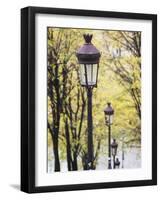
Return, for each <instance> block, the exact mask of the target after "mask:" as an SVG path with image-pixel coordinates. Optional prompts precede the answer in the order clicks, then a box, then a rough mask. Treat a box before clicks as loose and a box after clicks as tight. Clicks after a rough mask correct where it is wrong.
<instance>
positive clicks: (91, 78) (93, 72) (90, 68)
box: [86, 64, 98, 86]
mask: <svg viewBox="0 0 161 200" xmlns="http://www.w3.org/2000/svg"><path fill="white" fill-rule="evenodd" d="M97 68H98V65H97V64H86V69H87V82H88V85H91V86H92V85H96V80H97Z"/></svg>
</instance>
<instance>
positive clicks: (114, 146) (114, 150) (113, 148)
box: [111, 139, 119, 169]
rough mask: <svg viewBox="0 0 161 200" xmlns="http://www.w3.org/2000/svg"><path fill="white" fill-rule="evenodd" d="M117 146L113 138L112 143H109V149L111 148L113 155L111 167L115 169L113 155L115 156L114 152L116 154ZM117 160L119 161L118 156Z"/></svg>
mask: <svg viewBox="0 0 161 200" xmlns="http://www.w3.org/2000/svg"><path fill="white" fill-rule="evenodd" d="M117 147H118V144H117V143H116V140H115V139H113V142H112V144H111V150H112V156H113V168H114V169H115V166H116V165H115V164H116V161H115V157H116V154H117ZM117 161H119V160H118V158H117Z"/></svg>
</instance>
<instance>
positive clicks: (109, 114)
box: [104, 103, 114, 169]
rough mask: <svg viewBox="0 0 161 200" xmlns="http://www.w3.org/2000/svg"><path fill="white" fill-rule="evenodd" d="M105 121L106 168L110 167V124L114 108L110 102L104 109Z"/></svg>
mask: <svg viewBox="0 0 161 200" xmlns="http://www.w3.org/2000/svg"><path fill="white" fill-rule="evenodd" d="M104 114H105V123H106V126H108V169H111V168H112V167H111V125H112V123H113V115H114V109H113V108H112V106H111V103H107V107H106V108H105V109H104Z"/></svg>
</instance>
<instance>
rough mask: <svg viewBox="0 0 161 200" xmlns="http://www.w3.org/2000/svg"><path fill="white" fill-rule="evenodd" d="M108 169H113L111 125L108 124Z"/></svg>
mask: <svg viewBox="0 0 161 200" xmlns="http://www.w3.org/2000/svg"><path fill="white" fill-rule="evenodd" d="M108 158H109V159H108V169H111V168H112V167H111V125H110V124H109V125H108Z"/></svg>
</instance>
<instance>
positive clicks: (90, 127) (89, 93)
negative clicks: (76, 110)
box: [87, 87, 94, 169]
mask: <svg viewBox="0 0 161 200" xmlns="http://www.w3.org/2000/svg"><path fill="white" fill-rule="evenodd" d="M87 97H88V120H87V127H88V167H89V168H90V169H93V157H94V156H93V118H92V87H87ZM89 165H90V166H89Z"/></svg>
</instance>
